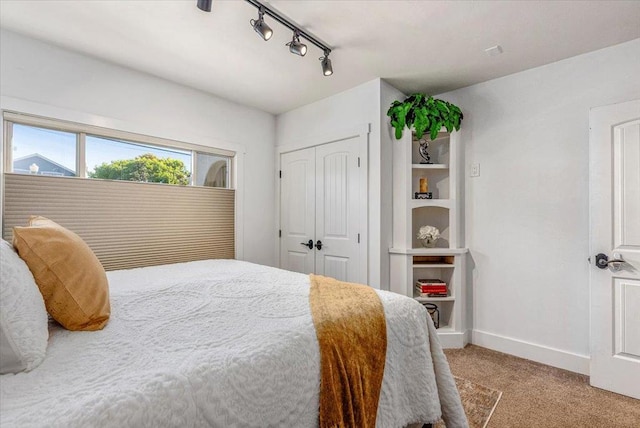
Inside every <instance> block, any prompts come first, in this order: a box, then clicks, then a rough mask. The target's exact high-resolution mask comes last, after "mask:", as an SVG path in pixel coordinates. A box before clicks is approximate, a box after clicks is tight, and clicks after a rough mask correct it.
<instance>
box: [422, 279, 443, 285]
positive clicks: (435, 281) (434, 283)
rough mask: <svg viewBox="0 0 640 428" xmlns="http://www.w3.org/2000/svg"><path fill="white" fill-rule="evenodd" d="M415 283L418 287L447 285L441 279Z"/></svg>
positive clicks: (423, 280)
mask: <svg viewBox="0 0 640 428" xmlns="http://www.w3.org/2000/svg"><path fill="white" fill-rule="evenodd" d="M416 283H417V284H419V285H447V283H446V282H444V281H443V280H441V279H419V280H418V281H417V282H416Z"/></svg>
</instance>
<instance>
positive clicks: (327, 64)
mask: <svg viewBox="0 0 640 428" xmlns="http://www.w3.org/2000/svg"><path fill="white" fill-rule="evenodd" d="M330 53H331V51H330V50H328V49H327V50H325V51H324V56H321V57H320V58H319V59H320V61H321V62H320V64H322V74H324V75H325V76H331V75H332V74H333V67H332V66H331V60H330V59H329V54H330Z"/></svg>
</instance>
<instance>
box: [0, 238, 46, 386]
mask: <svg viewBox="0 0 640 428" xmlns="http://www.w3.org/2000/svg"><path fill="white" fill-rule="evenodd" d="M47 323H48V317H47V310H46V309H45V307H44V299H43V298H42V294H40V290H39V289H38V286H37V285H36V282H35V280H34V279H33V275H32V274H31V271H29V268H28V267H27V264H26V263H25V262H24V261H23V260H22V259H21V258H20V257H19V256H18V254H16V252H15V251H14V250H13V247H12V246H11V244H9V243H8V242H6V241H4V240H2V242H0V373H2V374H4V373H18V372H21V371H24V370H26V371H29V370H32V369H34V368H36V367H38V365H40V363H41V362H42V360H43V359H44V356H45V352H46V350H47V341H48V340H49V329H48V325H47Z"/></svg>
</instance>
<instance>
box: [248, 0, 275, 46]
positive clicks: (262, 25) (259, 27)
mask: <svg viewBox="0 0 640 428" xmlns="http://www.w3.org/2000/svg"><path fill="white" fill-rule="evenodd" d="M249 22H250V23H251V26H252V27H253V29H254V30H255V31H256V33H258V34H260V37H262V38H263V39H264V41H265V42H266V41H267V40H269V39H270V38H271V36H273V30H272V29H271V27H269V26H268V25H267V23H266V22H264V6H260V7H259V8H258V20H255V19H251V20H249Z"/></svg>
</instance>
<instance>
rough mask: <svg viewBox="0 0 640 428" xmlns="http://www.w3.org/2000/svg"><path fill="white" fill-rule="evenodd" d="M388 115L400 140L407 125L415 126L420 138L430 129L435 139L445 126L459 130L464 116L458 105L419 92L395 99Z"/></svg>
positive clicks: (430, 133)
mask: <svg viewBox="0 0 640 428" xmlns="http://www.w3.org/2000/svg"><path fill="white" fill-rule="evenodd" d="M387 116H389V117H390V118H391V126H393V127H394V128H395V131H396V132H395V134H396V139H398V140H399V139H401V138H402V131H403V130H404V127H405V126H406V127H407V128H409V129H411V127H413V128H414V129H415V132H416V138H418V139H421V138H422V135H423V134H424V133H425V131H427V130H428V131H429V135H430V137H431V139H432V140H435V139H436V137H437V136H438V132H440V129H442V127H443V126H444V127H445V128H446V129H447V131H449V132H451V131H453V130H454V129H455V130H456V131H458V130H459V129H460V122H461V121H462V117H463V116H462V112H461V111H460V108H459V107H458V106H456V105H453V104H451V103H449V102H447V101H443V100H439V99H435V98H433V97H432V96H430V95H429V96H427V95H425V94H419V93H416V94H413V95H410V96H408V97H407V98H405V100H404V101H394V102H393V104H391V107H389V110H388V111H387Z"/></svg>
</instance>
